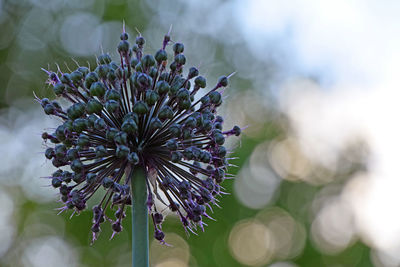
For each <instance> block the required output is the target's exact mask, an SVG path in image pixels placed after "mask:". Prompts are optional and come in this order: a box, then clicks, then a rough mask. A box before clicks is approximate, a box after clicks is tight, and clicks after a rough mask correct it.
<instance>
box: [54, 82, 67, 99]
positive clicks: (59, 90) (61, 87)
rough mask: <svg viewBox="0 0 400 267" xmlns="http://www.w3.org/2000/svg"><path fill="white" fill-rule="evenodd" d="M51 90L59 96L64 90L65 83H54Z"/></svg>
mask: <svg viewBox="0 0 400 267" xmlns="http://www.w3.org/2000/svg"><path fill="white" fill-rule="evenodd" d="M53 91H54V93H55V94H56V95H57V96H60V95H62V94H63V93H64V91H65V85H64V84H62V83H57V84H55V85H54V87H53Z"/></svg>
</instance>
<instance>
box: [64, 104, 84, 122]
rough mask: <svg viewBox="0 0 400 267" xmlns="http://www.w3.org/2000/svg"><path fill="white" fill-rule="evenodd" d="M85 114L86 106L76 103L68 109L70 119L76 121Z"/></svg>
mask: <svg viewBox="0 0 400 267" xmlns="http://www.w3.org/2000/svg"><path fill="white" fill-rule="evenodd" d="M83 114H85V104H83V103H75V104H73V105H72V106H70V107H69V108H68V109H67V116H68V118H70V119H72V120H74V119H77V118H79V117H81V116H82V115H83Z"/></svg>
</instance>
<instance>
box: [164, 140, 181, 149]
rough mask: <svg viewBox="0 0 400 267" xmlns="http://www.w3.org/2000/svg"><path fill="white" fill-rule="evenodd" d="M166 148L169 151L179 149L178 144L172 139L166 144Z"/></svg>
mask: <svg viewBox="0 0 400 267" xmlns="http://www.w3.org/2000/svg"><path fill="white" fill-rule="evenodd" d="M165 146H166V147H167V148H168V149H169V150H177V149H178V142H176V140H175V139H170V140H168V141H167V142H166V143H165Z"/></svg>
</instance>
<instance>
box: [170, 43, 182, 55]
mask: <svg viewBox="0 0 400 267" xmlns="http://www.w3.org/2000/svg"><path fill="white" fill-rule="evenodd" d="M184 49H185V46H184V45H183V44H182V43H175V44H174V45H173V46H172V50H173V51H174V52H175V54H179V53H182V52H183V50H184Z"/></svg>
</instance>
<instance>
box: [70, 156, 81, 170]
mask: <svg viewBox="0 0 400 267" xmlns="http://www.w3.org/2000/svg"><path fill="white" fill-rule="evenodd" d="M71 169H72V170H73V171H74V172H81V171H82V169H83V164H82V162H81V161H80V160H79V159H75V160H73V161H72V163H71Z"/></svg>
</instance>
